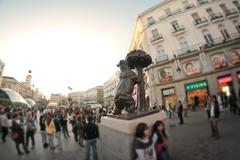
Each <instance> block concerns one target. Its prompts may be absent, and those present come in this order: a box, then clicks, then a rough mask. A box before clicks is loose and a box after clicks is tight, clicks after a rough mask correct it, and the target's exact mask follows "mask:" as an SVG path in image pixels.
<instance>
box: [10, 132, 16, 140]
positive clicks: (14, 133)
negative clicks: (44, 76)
mask: <svg viewBox="0 0 240 160" xmlns="http://www.w3.org/2000/svg"><path fill="white" fill-rule="evenodd" d="M11 137H12V139H13V140H14V141H15V140H17V139H18V133H17V132H12V133H11Z"/></svg>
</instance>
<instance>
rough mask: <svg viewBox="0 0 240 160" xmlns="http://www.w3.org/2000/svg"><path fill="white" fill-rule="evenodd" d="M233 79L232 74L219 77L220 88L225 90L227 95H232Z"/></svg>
mask: <svg viewBox="0 0 240 160" xmlns="http://www.w3.org/2000/svg"><path fill="white" fill-rule="evenodd" d="M232 81H233V79H232V76H231V75H226V76H222V77H218V86H219V90H220V91H222V92H224V93H225V94H226V95H227V96H230V94H231V91H232V90H233V83H232Z"/></svg>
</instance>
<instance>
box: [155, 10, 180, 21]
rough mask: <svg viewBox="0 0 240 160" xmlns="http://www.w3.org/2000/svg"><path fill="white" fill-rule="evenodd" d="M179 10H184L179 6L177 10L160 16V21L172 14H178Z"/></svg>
mask: <svg viewBox="0 0 240 160" xmlns="http://www.w3.org/2000/svg"><path fill="white" fill-rule="evenodd" d="M179 12H182V10H181V9H180V8H179V9H176V10H174V11H171V12H170V13H169V14H165V15H163V16H161V17H159V21H162V20H164V19H165V18H167V17H170V16H172V15H174V14H177V13H179Z"/></svg>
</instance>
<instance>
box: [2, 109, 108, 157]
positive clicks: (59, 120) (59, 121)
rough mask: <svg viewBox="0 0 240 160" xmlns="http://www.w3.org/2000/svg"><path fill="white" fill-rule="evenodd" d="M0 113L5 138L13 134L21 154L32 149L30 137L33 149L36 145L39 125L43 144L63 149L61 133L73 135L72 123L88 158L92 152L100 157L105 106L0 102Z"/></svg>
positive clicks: (4, 139) (54, 148)
mask: <svg viewBox="0 0 240 160" xmlns="http://www.w3.org/2000/svg"><path fill="white" fill-rule="evenodd" d="M0 114H1V123H0V124H1V132H2V141H3V142H4V143H5V142H6V137H7V135H10V137H11V139H12V140H13V141H14V142H15V146H16V150H17V153H18V155H23V154H24V153H25V154H29V153H30V142H29V141H31V150H34V149H35V134H36V131H37V130H38V129H39V132H40V135H41V140H42V146H43V148H45V149H48V148H49V149H50V150H56V151H57V152H58V151H59V152H60V151H62V149H63V147H62V135H63V136H64V138H65V139H68V138H70V134H69V130H68V129H69V127H68V125H71V126H72V127H71V128H72V133H73V137H74V140H75V141H76V143H79V145H80V146H81V147H84V146H85V149H86V151H85V153H86V155H85V159H86V160H89V159H91V156H93V157H94V160H95V159H97V147H96V143H97V138H99V132H98V126H97V123H100V119H101V116H103V115H105V114H106V113H105V111H104V110H101V109H100V110H91V109H86V110H84V109H80V108H78V107H69V108H63V107H58V108H55V109H40V110H38V109H36V108H31V109H30V108H26V107H21V108H11V109H9V108H7V107H4V106H0ZM38 115H39V116H38ZM37 117H39V118H37ZM83 142H85V143H83ZM22 149H23V151H24V152H23V151H22ZM90 150H92V154H90Z"/></svg>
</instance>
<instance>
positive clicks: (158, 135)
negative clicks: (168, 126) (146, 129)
mask: <svg viewBox="0 0 240 160" xmlns="http://www.w3.org/2000/svg"><path fill="white" fill-rule="evenodd" d="M152 139H153V141H154V149H155V152H156V154H157V160H169V153H168V136H167V134H166V131H165V125H164V123H163V122H162V121H156V122H155V123H154V125H153V130H152Z"/></svg>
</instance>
